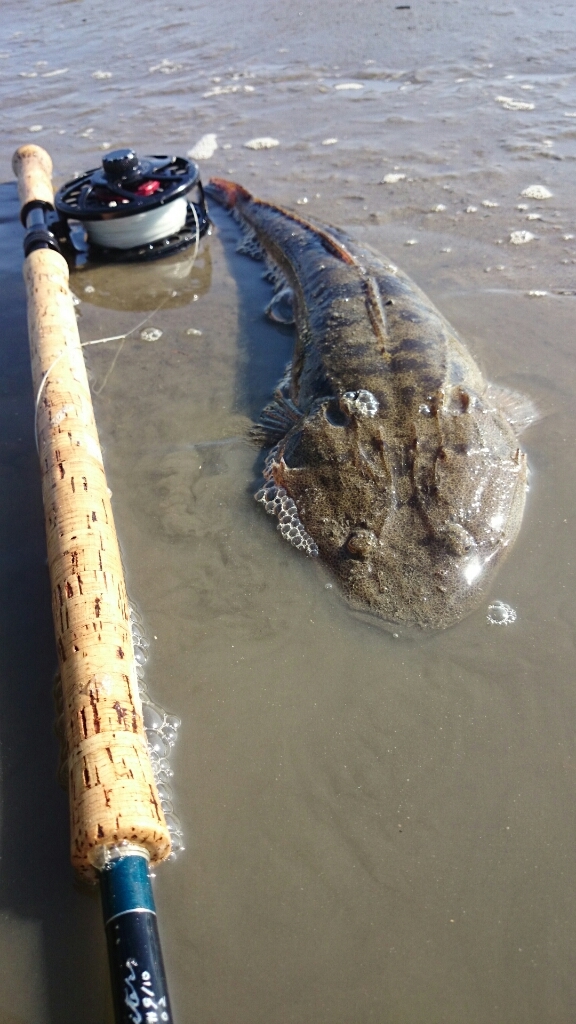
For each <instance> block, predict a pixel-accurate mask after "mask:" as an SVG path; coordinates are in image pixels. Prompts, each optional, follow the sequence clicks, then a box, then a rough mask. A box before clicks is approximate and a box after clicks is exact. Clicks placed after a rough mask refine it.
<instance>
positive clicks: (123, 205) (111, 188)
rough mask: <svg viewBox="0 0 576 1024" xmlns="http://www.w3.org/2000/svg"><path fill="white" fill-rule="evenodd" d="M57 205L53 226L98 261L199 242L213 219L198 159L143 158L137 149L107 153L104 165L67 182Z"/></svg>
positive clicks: (151, 255) (145, 256)
mask: <svg viewBox="0 0 576 1024" xmlns="http://www.w3.org/2000/svg"><path fill="white" fill-rule="evenodd" d="M193 190H195V191H194V199H191V198H190V193H192V191H193ZM54 205H55V207H56V210H57V214H58V222H57V223H55V224H52V225H51V228H52V231H53V232H54V233H55V234H56V235H57V236H59V237H63V238H64V239H65V240H66V241H67V242H68V243H69V244H70V245H71V246H72V248H73V249H74V250H75V251H76V253H77V254H78V256H79V257H81V256H82V254H83V255H84V258H90V259H93V260H96V261H98V262H101V261H126V260H153V259H158V258H159V257H160V256H167V255H171V254H172V253H175V252H178V251H179V250H181V249H184V248H186V246H188V245H192V244H193V243H194V242H197V241H198V239H199V238H200V237H201V236H202V235H203V234H204V233H205V232H206V231H207V230H208V227H209V224H210V221H209V219H208V211H207V209H206V202H205V199H204V189H203V188H202V182H201V181H200V172H199V170H198V166H197V164H195V163H194V161H193V160H187V159H185V158H184V157H180V156H147V157H143V158H142V159H140V160H139V159H138V157H137V156H136V153H135V152H134V151H133V150H132V149H116V150H114V151H112V152H111V153H107V154H106V156H105V157H104V158H103V160H102V166H101V167H98V168H96V169H94V170H92V171H87V172H86V174H82V175H80V177H77V178H73V179H72V181H68V182H66V184H65V185H63V186H62V188H61V189H59V191H58V192H57V193H56V197H55V200H54Z"/></svg>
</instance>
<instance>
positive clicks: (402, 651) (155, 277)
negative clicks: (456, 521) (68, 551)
mask: <svg viewBox="0 0 576 1024" xmlns="http://www.w3.org/2000/svg"><path fill="white" fill-rule="evenodd" d="M399 7H400V5H395V4H393V3H388V2H386V3H372V2H368V0H364V2H357V3H350V4H348V5H346V6H344V5H341V4H336V3H332V4H330V3H327V2H323V3H319V4H318V3H317V4H314V5H312V4H309V3H307V2H306V3H304V2H300V3H299V4H298V3H296V4H293V3H288V4H282V5H270V4H265V3H262V2H259V0H250V3H249V4H243V5H239V4H238V5H231V4H223V3H221V2H220V0H218V2H217V3H210V4H195V5H184V4H182V5H181V6H179V7H175V6H173V7H171V8H170V10H166V11H164V10H162V9H161V7H159V6H158V5H156V4H152V3H147V4H143V5H141V6H140V8H139V9H138V12H137V13H136V11H135V10H133V9H118V5H112V4H110V3H108V0H104V2H103V3H101V4H99V5H98V9H97V12H96V11H95V10H94V6H93V5H90V4H89V3H87V2H85V0H75V2H53V3H48V4H40V3H38V2H26V3H22V4H16V3H13V2H12V0H10V2H8V3H6V4H5V5H4V7H3V22H4V24H3V32H4V36H3V40H2V43H1V54H2V55H1V57H0V74H1V77H0V90H1V94H2V110H3V117H4V126H5V132H4V137H3V141H2V167H3V172H2V174H3V178H4V180H5V181H6V182H8V181H9V179H10V164H9V161H10V157H11V153H12V151H13V149H14V148H15V147H16V146H17V145H18V144H19V143H21V142H22V141H28V140H31V141H36V142H39V143H40V144H42V145H44V146H45V147H46V148H47V149H49V151H50V152H51V154H52V156H53V158H54V162H55V168H56V175H57V180H58V181H62V180H64V179H65V178H66V177H70V176H71V175H72V174H74V173H75V172H76V171H80V170H82V169H85V168H86V167H92V166H94V165H95V164H97V163H98V162H99V160H100V158H101V155H102V152H103V151H104V149H103V147H105V146H107V145H111V146H117V145H125V144H130V145H134V146H136V147H137V148H138V149H139V150H140V151H141V152H163V151H169V150H172V151H174V152H178V153H186V152H187V150H188V149H189V148H190V147H191V146H192V145H193V144H194V143H195V142H197V141H198V139H199V138H200V137H201V136H202V135H204V134H206V133H208V132H210V133H215V134H216V136H217V143H218V148H217V149H216V151H215V152H214V154H213V156H212V157H211V158H210V159H207V160H205V161H204V162H203V163H202V173H203V176H204V177H205V178H208V177H209V176H210V175H211V174H220V175H227V176H231V177H234V178H236V179H237V180H239V181H241V182H243V183H244V184H246V185H247V186H248V187H250V188H251V189H253V190H254V191H256V192H258V193H260V194H263V195H265V196H267V197H270V198H272V199H274V200H276V201H280V202H283V203H286V204H289V205H292V206H294V208H296V209H298V210H299V211H302V212H303V213H307V212H310V214H311V215H314V216H315V217H318V218H320V219H326V220H330V221H331V222H333V223H336V224H338V225H339V226H342V227H345V228H347V229H348V230H350V231H351V232H352V233H353V234H354V235H355V236H356V237H358V238H361V239H365V240H367V241H370V242H371V243H372V244H373V245H375V246H376V247H377V248H379V249H380V250H382V251H383V252H385V253H386V254H387V255H388V256H389V257H390V258H392V259H394V260H395V261H396V262H398V263H399V264H400V265H401V266H402V267H403V268H404V269H405V270H407V271H408V272H409V273H410V274H411V275H412V276H413V277H414V278H415V279H416V281H417V282H418V283H419V284H420V285H422V286H423V287H424V288H425V290H426V291H427V292H428V293H429V294H430V295H431V297H432V298H433V300H434V301H435V302H436V304H437V305H438V306H439V307H440V309H441V310H442V311H443V312H444V313H445V315H446V316H447V317H448V318H449V319H450V320H451V321H452V322H453V323H454V325H455V326H456V327H457V328H458V329H459V330H460V331H461V333H462V334H463V336H464V337H465V338H466V339H467V340H468V342H469V345H470V348H471V350H472V351H473V353H474V354H475V356H476V357H477V359H478V361H479V363H480V365H481V366H482V368H483V370H484V371H485V373H486V375H487V376H488V377H489V379H491V380H492V381H494V382H496V383H498V384H502V385H505V386H509V387H513V388H515V389H516V390H520V391H523V392H525V393H526V394H528V395H529V396H530V397H531V398H532V399H533V401H534V402H535V404H536V405H537V406H538V408H539V409H540V411H541V414H542V418H541V420H540V422H539V423H537V424H535V425H534V426H533V427H531V428H530V430H529V431H528V432H527V433H526V435H525V438H524V445H525V447H526V449H527V451H528V454H529V460H530V465H531V470H532V476H531V490H530V494H529V500H528V505H527V511H526V515H525V521H524V525H523V528H522V532H521V535H520V538H519V540H518V542H517V544H516V546H515V548H514V551H513V552H512V554H511V556H510V558H509V559H508V561H507V563H506V564H505V565H504V566H503V568H502V570H501V572H500V574H499V576H498V578H497V581H496V583H495V584H494V587H493V589H492V591H491V592H490V593H487V594H486V596H485V600H484V601H483V603H482V605H481V606H480V607H479V608H478V610H477V612H475V613H474V614H473V615H471V616H470V617H469V618H468V619H467V620H465V621H464V622H462V623H461V624H460V625H458V626H456V627H454V628H452V629H451V630H448V631H447V632H445V633H441V634H438V635H430V636H425V637H423V638H420V639H412V640H406V639H402V638H398V639H395V638H394V637H392V636H390V635H389V634H386V633H384V632H383V631H382V630H380V629H379V628H377V627H376V626H374V625H370V624H367V623H366V622H363V621H362V622H360V621H358V620H357V619H355V618H354V617H352V616H351V615H350V613H349V611H348V609H347V608H346V606H345V605H344V603H343V602H342V601H341V600H340V598H339V597H338V594H337V592H336V590H335V589H334V588H330V587H328V586H327V584H329V583H330V579H329V578H328V576H326V575H325V573H324V572H323V570H322V568H321V566H318V565H317V564H316V563H314V562H312V561H310V560H307V559H305V558H303V557H301V556H299V555H298V554H297V553H295V552H294V550H293V549H291V548H290V547H289V546H288V545H286V544H285V543H284V542H282V541H281V539H280V537H279V535H278V533H277V532H276V531H275V529H274V524H273V522H272V521H271V520H270V518H269V517H266V516H265V515H264V514H263V513H262V512H261V511H260V509H259V507H258V506H257V505H256V504H255V502H254V501H253V499H252V492H253V489H254V480H255V477H256V474H257V453H255V451H254V449H252V448H250V447H249V446H248V445H247V444H246V442H245V440H244V435H245V431H246V428H247V426H248V424H249V422H250V420H251V418H253V417H255V416H256V415H257V413H258V411H259V409H260V407H261V406H262V405H263V404H264V402H265V400H266V398H267V396H268V395H269V393H270V390H271V388H272V386H273V385H274V383H275V381H276V379H277V378H278V375H279V373H280V371H281V369H282V367H283V366H284V364H285V362H286V360H287V359H288V358H289V355H290V351H291V345H292V338H291V334H290V331H289V330H288V329H283V328H277V327H274V326H272V325H270V324H268V323H267V322H266V321H265V319H264V318H263V315H262V309H263V307H264V305H265V303H266V301H267V299H268V297H269V291H268V287H267V286H266V285H265V284H264V282H263V281H262V280H261V278H260V270H261V268H260V267H259V266H258V264H256V263H253V262H251V261H250V260H249V259H247V258H246V257H244V256H240V255H238V254H237V253H236V252H235V246H236V243H237V234H236V229H235V227H234V226H233V224H232V223H231V222H230V221H228V220H227V218H226V217H225V216H223V215H222V214H220V213H219V212H218V211H214V219H215V229H214V233H213V234H212V236H211V238H209V239H206V240H204V241H203V242H202V244H201V247H200V252H199V256H198V259H197V261H196V263H195V264H194V265H192V264H191V260H190V256H189V254H182V255H181V256H179V257H175V258H173V259H171V260H167V261H165V262H163V263H158V264H156V265H155V266H148V267H123V268H114V269H113V270H111V269H110V268H100V269H84V270H83V271H81V272H77V273H76V274H75V275H74V277H73V288H74V291H75V292H76V294H77V295H78V297H79V298H80V299H81V304H80V306H79V307H78V308H79V312H80V330H81V334H82V337H83V339H84V340H92V339H97V338H101V337H106V336H109V335H115V334H120V333H122V332H125V331H129V330H131V329H132V328H133V327H134V326H135V325H137V324H138V323H140V322H141V321H142V320H144V318H145V317H147V316H150V314H152V315H151V317H150V319H149V321H148V323H147V324H146V326H148V327H149V326H153V327H155V328H157V329H158V330H160V331H162V336H161V337H160V338H159V339H158V340H157V341H155V342H151V341H144V340H142V339H141V338H140V331H139V330H138V331H136V332H134V333H133V334H132V335H130V337H128V338H127V339H126V340H125V341H124V342H123V343H116V342H111V343H108V344H106V345H102V346H98V347H94V348H90V349H88V350H87V362H88V365H89V372H90V376H91V382H92V387H93V392H94V400H95V406H96V414H97V420H98V424H99V429H100V433H101V438H102V442H103V445H104V448H105V460H106V466H107V471H108V474H109V481H110V486H111V487H112V489H113V492H114V498H113V500H114V508H115V514H116V518H117V525H118V530H119V534H120V538H121V544H122V547H123V552H124V557H125V562H126V566H127V574H128V584H129V589H130V592H131V594H132V596H133V598H134V600H135V601H136V602H137V604H138V605H139V606H140V608H141V611H142V613H143V616H144V620H145V622H146V625H147V629H148V633H149V636H150V640H151V644H152V657H151V660H150V664H149V670H148V685H149V689H150V691H151V693H152V694H153V695H154V696H155V697H156V698H157V699H158V700H159V701H160V702H161V703H162V704H163V705H164V706H165V707H166V708H168V709H169V710H170V711H172V712H174V713H176V714H177V715H179V716H180V717H181V718H182V720H183V726H182V730H181V737H180V740H179V744H178V746H177V747H176V749H175V752H174V756H173V763H174V768H175V777H174V788H175V793H176V796H175V802H176V806H177V811H178V814H179V816H180V818H181V820H182V822H183V827H184V833H185V841H186V851H185V853H184V854H182V855H181V856H180V857H179V858H178V859H177V860H176V862H175V863H173V864H170V865H167V866H165V867H163V868H162V869H161V870H160V871H159V872H158V878H157V884H156V889H157V899H158V904H159V910H160V915H161V927H162V934H163V942H164V951H165V957H166V961H167V965H168V971H169V976H170V982H171V991H172V997H173V1002H174V1007H175V1011H176V1019H177V1020H178V1021H180V1022H188V1021H190V1022H191V1021H195V1022H197V1024H212V1022H214V1024H216V1022H224V1021H226V1022H228V1024H288V1022H295V1024H296V1022H313V1024H363V1022H368V1021H374V1022H384V1021H386V1022H390V1024H421V1022H422V1021H426V1022H431V1024H432V1022H442V1024H444V1022H446V1024H460V1022H461V1021H464V1020H465V1021H467V1022H468V1024H567V1022H568V1021H569V1020H571V1019H572V1017H573V1006H574V999H575V992H574V987H575V983H574V971H573V950H574V948H575V945H576V898H575V893H576V857H575V855H574V846H575V844H574V837H575V832H576V819H575V815H574V804H575V791H576V774H575V771H576V748H575V744H574V734H575V731H576V730H575V727H576V691H575V688H574V635H575V619H576V601H575V598H574V559H575V552H574V514H573V510H574V507H575V505H576V484H575V482H574V480H575V474H574V471H573V470H574V437H575V414H574V408H575V398H576V363H575V361H574V356H573V339H574V318H575V309H576V307H575V301H576V298H575V293H576V287H575V284H574V268H575V264H576V242H575V239H574V237H573V236H574V235H576V202H575V193H574V186H573V177H574V159H575V157H576V85H575V76H574V70H573V52H574V43H575V42H576V39H575V36H576V25H575V18H574V12H573V9H571V5H569V4H566V3H557V4H553V5H543V4H539V3H525V4H522V5H520V4H514V3H503V4H498V3H493V4H491V5H486V4H481V3H475V2H474V3H472V2H470V3H467V4H464V3H458V2H454V3H452V2H445V3H444V2H438V3H434V2H432V0H428V2H420V0H417V2H416V3H414V2H412V3H411V5H410V8H409V9H399ZM351 85H354V86H361V88H339V87H340V86H351ZM498 97H500V98H498ZM502 97H503V98H502ZM518 104H523V105H524V106H521V107H520V108H518ZM526 105H527V106H526ZM32 128H34V129H38V130H35V131H31V129H32ZM261 136H271V137H273V138H275V139H277V140H278V142H279V145H278V146H276V147H274V148H271V149H268V150H261V151H253V150H250V149H246V148H245V147H244V143H246V142H247V141H249V140H250V139H253V138H255V137H261ZM329 139H330V140H337V141H335V142H331V143H330V144H329V145H328V144H325V143H326V141H327V140H329ZM389 174H393V175H403V176H404V177H401V178H399V179H398V180H396V181H395V182H391V183H382V180H383V178H384V176H385V175H389ZM534 184H539V185H542V186H545V187H546V188H547V189H548V190H549V191H550V192H551V193H552V197H551V198H549V199H546V200H538V199H531V198H526V197H522V196H521V195H520V193H521V192H522V191H523V190H524V189H525V188H527V187H528V186H530V185H534ZM304 200H306V202H305V201H304ZM486 203H488V204H490V205H484V204H486ZM298 204H299V205H298ZM496 204H497V205H496ZM0 210H1V214H2V228H1V241H2V249H1V264H0V268H1V277H0V287H1V293H2V299H3V301H2V308H3V324H4V331H3V334H4V341H3V345H2V350H1V352H0V358H1V359H2V373H1V383H0V388H1V391H0V416H1V417H2V425H1V430H0V443H1V448H0V469H1V472H2V489H1V492H0V543H1V545H2V567H3V570H2V574H1V579H0V595H1V604H0V664H1V666H2V668H1V673H2V674H1V679H0V744H1V746H0V764H1V769H2V775H1V794H2V829H1V833H0V843H1V858H0V951H1V955H0V993H1V999H0V1006H1V1007H2V1008H1V1009H0V1024H24V1022H25V1024H48V1022H50V1024H56V1022H57V1024H77V1022H78V1021H79V1020H82V1022H83V1024H103V1022H106V1024H108V1022H110V1021H111V1010H110V1005H109V996H108V988H107V979H106V964H105V954H104V947H103V941H102V934H101V926H100V918H99V907H98V903H97V900H96V899H95V898H94V896H90V895H89V894H86V893H84V892H80V891H77V890H75V888H74V885H73V880H72V878H71V874H70V871H69V868H68V859H67V819H66V813H67V812H66V800H65V797H64V795H63V794H61V793H60V791H59V790H58V788H57V785H56V781H55V774H56V764H57V754H56V749H55V741H54V739H53V737H52V735H51V731H50V729H51V718H52V709H51V696H50V688H51V680H52V674H53V670H54V667H55V656H54V650H53V643H52V638H51V622H50V611H49V601H48V585H47V578H46V568H45V555H44V547H43V543H44V542H43V533H42V529H43V528H42V514H41V507H40V496H39V485H38V477H37V470H36V455H35V451H34V442H33V432H32V396H31V393H30V380H29V370H28V362H27V351H26V334H25V319H24V317H25V314H24V302H23V290H22V286H21V283H20V254H19V245H20V229H19V227H18V225H17V206H16V200H15V192H14V189H13V187H12V186H11V185H8V184H7V185H4V186H2V187H1V189H0ZM527 218H530V219H527ZM515 231H529V232H530V233H531V234H533V235H534V236H535V237H534V238H533V239H532V240H530V241H528V242H526V243H524V244H520V245H514V244H511V242H510V237H511V233H512V232H515ZM408 243H413V244H408ZM174 292H176V293H177V294H173V293H174ZM531 292H545V293H546V294H544V295H542V294H540V295H531V294H530V293H531ZM158 307H160V308H158ZM155 310H157V312H155ZM191 331H192V332H195V333H190V332H191ZM198 332H201V333H198ZM494 599H500V600H503V601H506V602H507V603H508V604H510V605H511V606H512V607H513V608H514V609H515V610H516V612H517V619H516V621H515V622H514V623H513V624H512V625H510V626H494V625H489V623H488V622H487V618H486V612H487V606H488V604H489V602H490V601H491V600H494Z"/></svg>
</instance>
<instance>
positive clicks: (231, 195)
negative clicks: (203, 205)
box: [206, 178, 252, 210]
mask: <svg viewBox="0 0 576 1024" xmlns="http://www.w3.org/2000/svg"><path fill="white" fill-rule="evenodd" d="M206 192H207V193H208V195H209V196H210V198H211V199H214V200H215V201H216V202H217V203H219V204H220V205H221V206H224V207H225V209H226V210H233V209H234V207H236V206H237V205H238V202H239V200H241V199H243V200H246V199H252V196H251V195H250V192H248V190H247V189H245V188H244V187H243V186H242V185H237V184H236V182H235V181H226V179H225V178H210V181H209V182H208V184H207V185H206Z"/></svg>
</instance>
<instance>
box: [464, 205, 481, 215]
mask: <svg viewBox="0 0 576 1024" xmlns="http://www.w3.org/2000/svg"><path fill="white" fill-rule="evenodd" d="M465 212H466V213H478V207H477V206H467V207H466V210H465Z"/></svg>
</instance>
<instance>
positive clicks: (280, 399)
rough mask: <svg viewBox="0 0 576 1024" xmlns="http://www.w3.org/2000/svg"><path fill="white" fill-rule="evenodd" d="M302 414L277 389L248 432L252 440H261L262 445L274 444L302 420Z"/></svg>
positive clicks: (289, 399)
mask: <svg viewBox="0 0 576 1024" xmlns="http://www.w3.org/2000/svg"><path fill="white" fill-rule="evenodd" d="M302 416H303V413H302V411H301V409H299V408H298V406H297V405H295V404H294V402H293V401H292V399H291V398H288V396H287V395H286V394H284V392H283V391H282V390H281V389H280V388H278V390H277V391H275V392H274V399H273V401H272V402H270V403H269V405H267V406H266V408H265V409H263V410H262V413H261V415H260V420H259V422H258V423H257V424H256V425H255V426H254V427H253V428H252V430H251V431H250V437H251V438H252V439H253V440H256V439H260V438H262V441H261V443H262V444H263V445H270V444H276V443H277V442H278V441H281V440H282V438H283V437H285V436H286V434H287V433H288V431H289V430H292V427H293V426H294V424H296V423H298V422H299V421H300V420H301V419H302Z"/></svg>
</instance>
